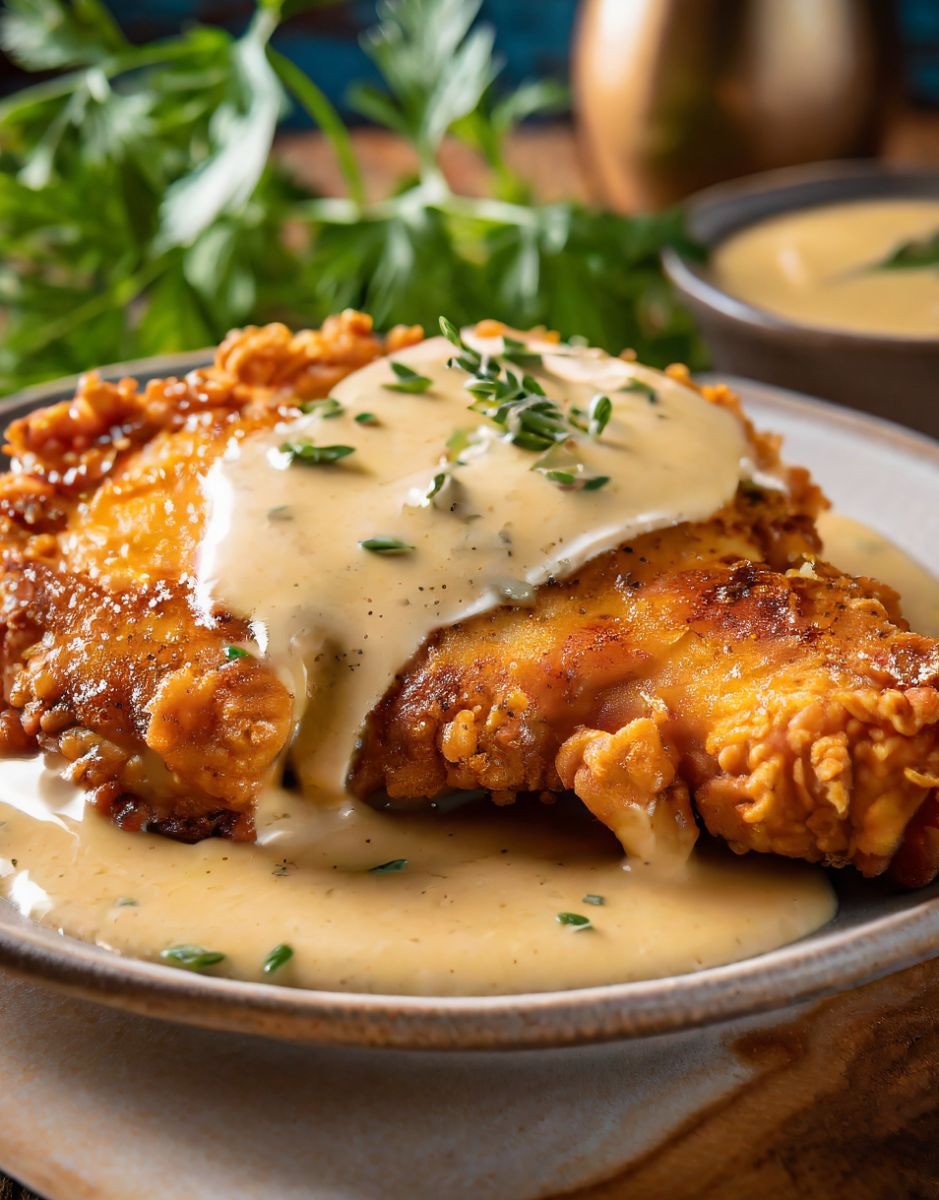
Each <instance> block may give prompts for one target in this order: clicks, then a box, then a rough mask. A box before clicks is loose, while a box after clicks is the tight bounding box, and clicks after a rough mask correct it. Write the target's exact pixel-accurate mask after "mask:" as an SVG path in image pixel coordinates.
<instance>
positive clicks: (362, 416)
mask: <svg viewBox="0 0 939 1200" xmlns="http://www.w3.org/2000/svg"><path fill="white" fill-rule="evenodd" d="M355 423H356V424H357V425H377V424H378V417H376V416H375V414H374V413H370V412H360V413H356V414H355Z"/></svg>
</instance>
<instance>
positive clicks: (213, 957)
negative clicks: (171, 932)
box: [160, 945, 225, 971]
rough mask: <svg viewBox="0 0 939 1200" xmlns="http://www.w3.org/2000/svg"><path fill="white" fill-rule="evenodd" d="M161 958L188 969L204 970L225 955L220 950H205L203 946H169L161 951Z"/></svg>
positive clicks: (222, 959)
mask: <svg viewBox="0 0 939 1200" xmlns="http://www.w3.org/2000/svg"><path fill="white" fill-rule="evenodd" d="M160 958H164V959H166V960H167V962H171V963H173V964H174V965H175V966H177V967H184V968H185V969H186V970H187V971H204V970H206V969H207V968H208V967H214V966H215V964H216V963H220V962H222V961H224V959H225V955H224V954H221V953H219V951H218V950H205V949H203V947H202V946H186V945H183V946H169V947H167V949H166V950H161V951H160Z"/></svg>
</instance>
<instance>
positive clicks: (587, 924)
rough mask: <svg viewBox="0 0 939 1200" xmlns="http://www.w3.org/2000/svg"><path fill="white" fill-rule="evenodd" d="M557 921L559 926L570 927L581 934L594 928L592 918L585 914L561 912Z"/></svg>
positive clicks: (556, 918)
mask: <svg viewBox="0 0 939 1200" xmlns="http://www.w3.org/2000/svg"><path fill="white" fill-rule="evenodd" d="M555 920H556V921H557V923H558V924H559V925H569V926H570V927H571V928H572V929H573V930H574V932H575V933H581V932H582V931H583V930H585V929H592V928H593V924H592V923H591V920H590V918H589V917H585V916H584V915H583V913H575V912H559V913H558V914H557V916H556V917H555Z"/></svg>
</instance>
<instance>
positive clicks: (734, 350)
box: [664, 162, 939, 437]
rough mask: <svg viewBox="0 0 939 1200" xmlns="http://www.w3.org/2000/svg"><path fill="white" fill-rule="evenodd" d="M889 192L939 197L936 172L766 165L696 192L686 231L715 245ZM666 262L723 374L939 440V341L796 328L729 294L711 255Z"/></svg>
mask: <svg viewBox="0 0 939 1200" xmlns="http://www.w3.org/2000/svg"><path fill="white" fill-rule="evenodd" d="M888 198H897V199H901V198H902V199H911V198H929V199H939V172H937V171H927V170H915V169H909V170H904V169H894V168H890V167H886V166H881V165H877V164H872V163H855V162H838V163H823V164H818V165H813V166H808V167H796V168H788V169H786V170H781V171H768V172H766V173H765V174H762V175H754V176H750V177H748V178H746V179H739V180H734V181H733V182H732V183H725V184H721V185H719V186H717V187H712V188H708V189H707V190H706V191H702V192H698V193H697V194H696V195H695V196H692V197H691V198H690V200H689V201H688V202H687V218H688V231H689V233H690V234H691V236H692V238H694V239H695V240H696V241H697V242H699V243H701V244H702V245H703V246H704V247H705V249H707V250H711V249H713V248H714V247H715V246H717V245H718V244H719V243H720V242H722V241H723V240H724V239H725V238H727V237H729V236H730V235H731V234H734V233H737V232H738V231H739V230H741V229H743V228H745V227H746V226H748V225H752V224H754V223H755V222H757V221H762V220H764V219H766V218H767V217H773V216H776V215H778V214H780V213H785V212H791V211H793V210H796V209H802V208H812V207H814V206H816V205H821V204H834V203H839V202H842V201H846V200H861V199H888ZM664 266H665V270H666V273H667V274H668V276H669V278H670V279H671V280H672V282H673V283H674V285H675V287H676V288H677V289H678V292H679V294H680V295H681V297H682V298H683V300H684V301H685V303H686V304H687V305H688V306H689V308H690V309H691V311H692V313H693V314H694V316H695V319H696V320H697V322H698V325H699V327H700V329H701V332H702V334H703V335H704V338H705V340H706V341H707V343H708V346H709V347H710V350H711V354H712V356H713V359H714V367H715V369H716V370H717V371H721V372H730V373H733V374H735V375H745V376H749V377H750V378H751V379H759V380H763V381H765V382H767V383H775V384H778V385H780V386H782V387H787V388H792V389H794V390H796V391H801V392H807V393H808V394H810V395H813V396H821V397H823V398H824V399H826V400H833V401H834V402H835V403H836V404H843V405H845V406H846V407H848V408H854V409H860V410H861V411H863V412H868V413H874V414H875V415H877V416H880V417H887V418H888V419H890V420H891V421H899V422H902V423H903V424H905V425H909V426H911V427H912V428H914V429H920V430H922V431H923V432H924V433H928V434H931V435H932V436H933V437H939V338H924V337H899V336H896V335H891V334H872V333H855V332H849V331H847V330H839V329H828V328H825V327H822V326H816V325H800V324H798V323H796V322H794V321H789V320H787V319H786V318H785V317H781V316H777V315H775V314H773V313H770V312H767V311H765V310H764V309H761V308H758V307H757V306H755V305H752V304H748V303H747V302H746V301H744V300H740V299H738V298H737V297H735V296H732V295H731V294H729V293H728V292H726V291H724V290H723V288H721V287H719V286H718V285H717V284H716V283H714V281H713V280H712V279H711V278H710V275H709V272H708V267H707V263H706V262H704V263H701V262H695V261H693V260H692V259H691V258H689V257H686V256H684V255H682V254H680V253H678V252H677V251H675V250H667V251H666V253H665V256H664Z"/></svg>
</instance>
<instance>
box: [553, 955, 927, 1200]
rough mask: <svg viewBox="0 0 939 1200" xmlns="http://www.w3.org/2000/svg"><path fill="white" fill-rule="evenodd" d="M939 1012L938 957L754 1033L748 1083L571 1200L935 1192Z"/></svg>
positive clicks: (811, 1199) (744, 1049)
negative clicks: (615, 1174) (641, 1155)
mask: <svg viewBox="0 0 939 1200" xmlns="http://www.w3.org/2000/svg"><path fill="white" fill-rule="evenodd" d="M937 1017H939V960H935V961H933V962H931V963H924V964H923V965H921V966H918V967H914V968H912V969H910V970H908V971H905V972H903V973H901V974H899V975H894V976H890V977H889V978H887V979H884V980H880V981H878V982H876V983H873V984H869V985H868V986H867V987H864V988H860V989H858V990H856V991H854V992H850V993H848V994H846V995H844V996H838V997H835V998H834V999H831V1000H828V1001H825V1002H824V1003H822V1004H821V1005H819V1006H817V1007H816V1008H815V1009H814V1010H812V1011H811V1012H810V1013H809V1014H808V1015H807V1016H804V1017H801V1018H800V1019H799V1020H796V1021H793V1022H791V1023H790V1024H788V1025H785V1026H782V1027H780V1028H778V1029H776V1030H774V1031H773V1032H771V1033H768V1034H753V1035H747V1036H745V1037H743V1038H741V1039H740V1040H739V1041H738V1042H736V1043H735V1045H734V1047H733V1048H734V1051H735V1053H736V1054H738V1055H739V1057H740V1059H741V1060H742V1062H744V1063H746V1064H749V1065H750V1066H752V1067H753V1068H755V1070H756V1072H757V1073H756V1075H755V1076H754V1077H753V1078H752V1080H751V1081H749V1082H747V1083H745V1084H743V1085H741V1086H740V1087H739V1088H738V1089H737V1090H735V1091H733V1092H731V1093H730V1094H729V1095H728V1096H727V1097H725V1098H724V1099H722V1100H721V1101H720V1102H719V1103H718V1104H716V1105H714V1106H712V1107H711V1108H710V1109H707V1110H705V1111H704V1112H703V1113H700V1114H697V1115H696V1116H695V1117H694V1118H692V1119H691V1120H690V1121H689V1122H687V1123H686V1124H685V1125H684V1126H683V1127H681V1128H679V1129H678V1130H677V1131H676V1132H675V1133H674V1134H672V1135H671V1136H670V1137H669V1138H668V1139H667V1140H666V1141H665V1142H663V1143H662V1144H660V1145H659V1146H656V1147H655V1148H654V1149H653V1150H651V1151H650V1152H649V1153H648V1154H647V1155H645V1156H644V1157H643V1158H642V1159H641V1160H640V1161H638V1162H636V1163H634V1164H633V1165H632V1166H631V1167H630V1168H628V1169H627V1170H626V1171H624V1172H622V1173H620V1174H618V1175H617V1176H616V1177H615V1178H613V1179H610V1180H608V1181H607V1182H605V1183H600V1184H598V1185H596V1186H594V1187H590V1188H587V1189H581V1190H579V1191H577V1192H576V1193H574V1194H573V1196H571V1200H574V1197H576V1200H627V1198H628V1200H662V1198H663V1197H668V1200H754V1198H755V1197H759V1200H935V1198H936V1197H939V1021H937Z"/></svg>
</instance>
